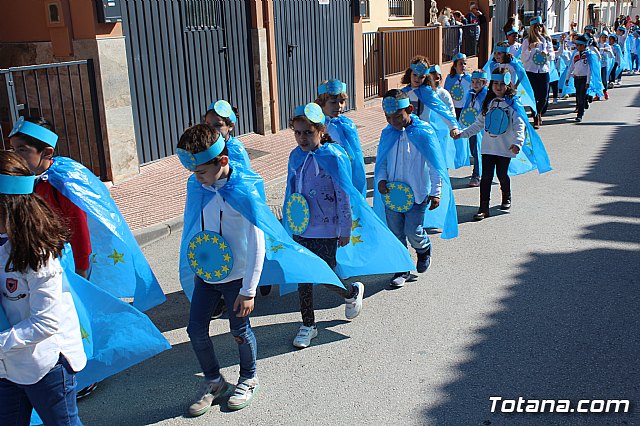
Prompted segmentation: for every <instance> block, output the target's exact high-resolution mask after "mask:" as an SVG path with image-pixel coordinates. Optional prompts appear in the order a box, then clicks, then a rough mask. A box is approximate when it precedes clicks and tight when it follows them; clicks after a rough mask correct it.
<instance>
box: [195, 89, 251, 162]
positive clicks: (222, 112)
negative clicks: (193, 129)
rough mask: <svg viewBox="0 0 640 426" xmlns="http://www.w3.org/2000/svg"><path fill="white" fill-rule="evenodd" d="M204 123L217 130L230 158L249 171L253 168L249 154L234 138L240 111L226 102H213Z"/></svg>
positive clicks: (205, 115)
mask: <svg viewBox="0 0 640 426" xmlns="http://www.w3.org/2000/svg"><path fill="white" fill-rule="evenodd" d="M202 121H203V123H205V124H208V125H209V127H211V128H213V129H216V130H217V131H218V132H220V134H221V135H222V137H223V138H224V141H225V143H226V146H227V150H228V151H229V157H230V158H233V159H235V161H237V162H238V163H240V164H242V167H244V168H245V169H248V168H250V167H251V162H250V160H249V153H247V150H246V149H245V147H244V145H243V144H242V142H240V140H239V139H238V138H236V137H235V136H233V131H234V130H235V127H236V122H237V121H238V109H237V108H235V107H232V106H231V104H230V103H229V102H227V101H225V100H219V101H215V102H212V103H211V104H210V105H209V108H207V112H206V113H205V114H204V117H203V119H202Z"/></svg>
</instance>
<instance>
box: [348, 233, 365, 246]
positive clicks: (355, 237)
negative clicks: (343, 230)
mask: <svg viewBox="0 0 640 426" xmlns="http://www.w3.org/2000/svg"><path fill="white" fill-rule="evenodd" d="M359 243H364V241H362V237H361V236H360V235H352V236H351V244H353V245H354V246H355V245H356V244H359Z"/></svg>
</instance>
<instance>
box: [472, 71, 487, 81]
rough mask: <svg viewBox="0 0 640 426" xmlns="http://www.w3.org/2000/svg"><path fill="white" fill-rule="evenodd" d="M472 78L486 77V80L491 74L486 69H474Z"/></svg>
mask: <svg viewBox="0 0 640 426" xmlns="http://www.w3.org/2000/svg"><path fill="white" fill-rule="evenodd" d="M471 78H484V79H485V80H488V79H489V75H488V74H487V72H486V71H474V72H472V73H471Z"/></svg>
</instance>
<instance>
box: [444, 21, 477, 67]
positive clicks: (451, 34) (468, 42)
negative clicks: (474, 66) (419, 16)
mask: <svg viewBox="0 0 640 426" xmlns="http://www.w3.org/2000/svg"><path fill="white" fill-rule="evenodd" d="M479 35H480V26H478V25H477V24H471V25H457V26H454V27H443V28H442V62H449V61H451V58H453V57H454V56H455V55H456V54H458V53H464V54H465V55H467V56H476V55H477V54H478V37H479Z"/></svg>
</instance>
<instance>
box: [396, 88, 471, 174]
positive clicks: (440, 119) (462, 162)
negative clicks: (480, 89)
mask: <svg viewBox="0 0 640 426" xmlns="http://www.w3.org/2000/svg"><path fill="white" fill-rule="evenodd" d="M402 91H403V92H405V93H409V92H411V91H413V92H414V93H415V94H416V96H417V97H418V99H420V102H422V103H423V104H424V105H425V107H427V108H429V110H430V115H429V121H430V122H429V123H425V124H426V125H431V126H432V127H433V129H434V130H435V131H436V134H437V135H438V140H439V142H440V146H441V150H442V153H443V155H444V159H445V164H446V167H447V168H448V169H457V168H460V167H464V166H468V165H469V164H470V162H469V157H470V155H471V153H470V151H469V146H468V145H464V144H462V143H460V142H458V141H456V140H454V139H453V138H452V137H451V136H450V134H449V126H447V124H446V122H445V121H448V122H449V123H451V124H453V125H454V126H456V127H458V120H457V119H456V116H455V115H454V114H453V113H452V112H451V109H450V108H449V107H448V106H447V105H446V104H445V103H444V102H443V101H442V99H440V96H438V93H437V92H436V91H434V90H433V89H432V88H431V87H429V86H426V85H423V86H420V87H419V88H417V89H413V88H412V87H411V86H406V87H403V88H402Z"/></svg>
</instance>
